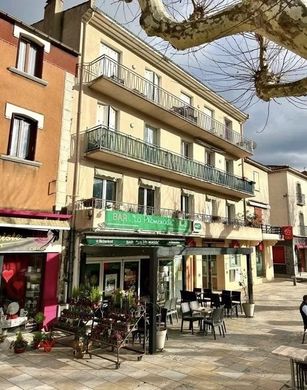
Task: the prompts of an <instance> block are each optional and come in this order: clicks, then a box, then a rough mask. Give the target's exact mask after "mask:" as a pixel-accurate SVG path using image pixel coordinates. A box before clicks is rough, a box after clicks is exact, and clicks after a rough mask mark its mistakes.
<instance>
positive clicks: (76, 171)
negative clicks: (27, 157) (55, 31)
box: [67, 10, 95, 298]
mask: <svg viewBox="0 0 307 390" xmlns="http://www.w3.org/2000/svg"><path fill="white" fill-rule="evenodd" d="M94 14H95V12H94V11H93V10H90V12H89V14H88V13H86V14H85V15H84V16H83V17H82V47H81V59H80V67H79V75H78V76H79V77H78V81H79V92H78V110H77V121H76V142H75V145H76V146H75V160H74V173H73V188H72V196H71V204H72V207H71V212H72V222H71V231H70V239H69V254H68V256H69V258H68V267H67V274H68V288H67V293H68V298H70V297H71V293H72V284H73V268H74V260H75V252H76V251H75V241H76V237H77V232H76V200H77V196H78V188H79V186H78V184H79V165H80V150H81V144H80V132H81V113H82V111H81V109H82V95H83V70H84V54H85V53H84V52H85V41H86V27H87V24H88V23H89V22H90V20H91V19H92V18H93V16H94Z"/></svg>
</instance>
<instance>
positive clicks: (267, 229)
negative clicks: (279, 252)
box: [261, 225, 282, 237]
mask: <svg viewBox="0 0 307 390" xmlns="http://www.w3.org/2000/svg"><path fill="white" fill-rule="evenodd" d="M261 230H262V233H266V234H278V235H279V236H280V237H281V236H282V229H281V227H280V226H271V225H261Z"/></svg>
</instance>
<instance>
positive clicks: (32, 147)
mask: <svg viewBox="0 0 307 390" xmlns="http://www.w3.org/2000/svg"><path fill="white" fill-rule="evenodd" d="M0 50H1V58H0V80H1V82H0V84H1V96H0V130H1V132H0V178H1V193H0V270H1V273H2V278H1V282H0V286H1V287H0V306H1V307H4V308H6V307H7V305H8V304H9V303H10V302H17V303H18V305H19V308H20V309H21V308H22V309H24V313H25V312H28V314H29V315H34V314H35V313H36V312H37V311H44V314H45V316H46V321H47V322H48V321H49V319H50V318H53V317H54V316H55V313H56V306H57V303H58V295H57V294H58V271H59V267H60V264H61V256H62V252H63V245H62V240H61V238H62V234H63V232H64V231H66V230H67V231H68V230H69V229H70V224H69V217H70V216H69V215H66V214H65V213H61V209H62V207H64V206H65V205H66V173H67V161H68V159H69V151H70V125H71V110H72V87H73V85H74V77H75V71H76V64H77V59H78V53H76V52H75V51H74V50H72V49H69V48H68V47H66V46H64V45H63V44H61V43H59V42H57V41H55V40H53V39H51V38H50V37H47V36H46V35H45V34H43V33H41V32H39V31H37V30H36V29H34V28H33V27H30V26H27V25H25V24H24V23H22V22H20V21H18V20H16V19H15V18H13V17H10V16H9V15H7V14H4V13H0ZM15 307H17V306H16V305H15ZM18 313H20V311H19V310H18ZM14 315H15V314H14ZM15 326H16V323H15Z"/></svg>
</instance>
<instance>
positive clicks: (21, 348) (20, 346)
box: [10, 331, 28, 353]
mask: <svg viewBox="0 0 307 390" xmlns="http://www.w3.org/2000/svg"><path fill="white" fill-rule="evenodd" d="M27 345H28V342H27V340H26V339H25V338H24V337H23V335H22V333H21V332H20V331H19V332H17V334H16V339H15V340H14V341H12V342H11V345H10V349H14V352H15V353H22V352H25V351H26V349H27Z"/></svg>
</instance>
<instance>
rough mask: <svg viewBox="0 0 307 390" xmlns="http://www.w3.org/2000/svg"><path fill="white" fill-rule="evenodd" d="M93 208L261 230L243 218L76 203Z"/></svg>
mask: <svg viewBox="0 0 307 390" xmlns="http://www.w3.org/2000/svg"><path fill="white" fill-rule="evenodd" d="M92 208H94V209H102V210H120V211H126V212H130V213H138V214H147V215H158V216H163V217H171V218H183V219H189V220H192V221H201V222H204V223H222V224H224V225H232V226H247V227H256V228H260V225H258V226H253V225H251V224H250V222H249V221H247V220H246V219H242V218H229V217H222V216H219V215H209V214H202V213H193V212H190V213H185V212H182V211H180V210H174V209H166V208H160V207H145V206H143V205H137V204H133V203H123V202H116V201H108V200H103V199H99V198H89V199H81V200H79V201H78V202H77V203H76V210H84V209H92ZM264 226H265V225H261V227H262V231H263V227H264Z"/></svg>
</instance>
